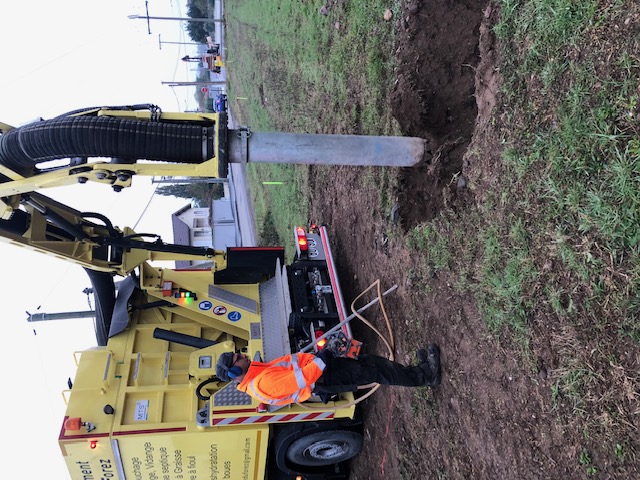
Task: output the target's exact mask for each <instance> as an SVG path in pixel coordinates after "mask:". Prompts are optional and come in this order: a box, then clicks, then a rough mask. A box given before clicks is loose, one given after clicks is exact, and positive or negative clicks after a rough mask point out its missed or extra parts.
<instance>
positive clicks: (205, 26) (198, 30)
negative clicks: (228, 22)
mask: <svg viewBox="0 0 640 480" xmlns="http://www.w3.org/2000/svg"><path fill="white" fill-rule="evenodd" d="M187 15H188V16H189V17H191V18H208V17H209V14H208V12H207V8H206V5H205V7H204V9H203V8H202V7H201V6H198V5H197V4H196V3H195V2H191V3H189V5H188V6H187ZM186 29H187V33H189V36H190V37H191V39H192V40H193V41H194V42H199V43H207V36H209V35H210V34H211V33H213V32H215V25H214V24H213V23H203V22H187V27H186Z"/></svg>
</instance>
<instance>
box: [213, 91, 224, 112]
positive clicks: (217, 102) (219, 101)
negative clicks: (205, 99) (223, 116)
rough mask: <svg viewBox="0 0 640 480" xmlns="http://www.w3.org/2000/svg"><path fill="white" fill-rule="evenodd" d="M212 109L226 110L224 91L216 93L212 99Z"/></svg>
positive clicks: (215, 110)
mask: <svg viewBox="0 0 640 480" xmlns="http://www.w3.org/2000/svg"><path fill="white" fill-rule="evenodd" d="M213 111H214V112H226V111H227V96H226V95H225V94H224V93H221V94H219V95H216V96H215V98H214V99H213Z"/></svg>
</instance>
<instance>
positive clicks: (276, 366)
mask: <svg viewBox="0 0 640 480" xmlns="http://www.w3.org/2000/svg"><path fill="white" fill-rule="evenodd" d="M417 356H418V362H419V364H418V365H416V366H405V365H402V364H400V363H397V362H394V361H392V360H388V359H386V358H384V357H379V356H377V355H361V356H359V357H358V359H357V360H356V359H352V358H347V357H340V356H335V355H333V354H332V353H331V352H329V351H325V352H322V353H321V354H318V355H316V354H311V353H294V354H292V355H285V356H283V357H279V358H276V359H275V360H272V361H270V362H268V363H264V362H261V361H251V360H250V359H249V357H247V355H245V354H243V353H233V352H226V353H223V354H222V355H220V357H219V358H218V361H217V364H216V374H217V376H218V378H220V380H222V381H225V382H228V381H235V382H237V384H238V385H237V389H238V390H240V391H242V392H245V393H247V394H249V395H251V396H252V397H254V398H256V399H257V400H259V401H260V402H262V403H265V404H268V405H288V404H290V403H302V402H304V401H305V400H307V399H308V398H309V397H310V396H311V395H312V394H313V393H318V394H324V395H327V394H333V393H340V392H348V391H356V390H357V389H358V386H360V385H369V384H372V383H379V384H382V385H399V386H405V387H425V386H428V387H435V386H436V385H439V384H440V377H441V368H440V348H439V347H438V346H437V345H435V344H430V345H429V346H428V348H427V349H426V350H425V349H420V350H418V355H417Z"/></svg>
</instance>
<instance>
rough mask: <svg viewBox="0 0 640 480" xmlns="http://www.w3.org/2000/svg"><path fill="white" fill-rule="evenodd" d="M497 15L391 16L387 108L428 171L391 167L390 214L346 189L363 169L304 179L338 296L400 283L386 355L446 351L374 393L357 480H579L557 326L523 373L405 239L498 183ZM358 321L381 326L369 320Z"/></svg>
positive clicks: (605, 453) (579, 435)
mask: <svg viewBox="0 0 640 480" xmlns="http://www.w3.org/2000/svg"><path fill="white" fill-rule="evenodd" d="M496 19H497V12H496V10H495V7H493V6H492V5H490V4H489V3H488V2H477V1H475V0H451V1H447V2H443V1H439V0H417V1H415V0H414V1H413V2H412V3H407V4H405V5H404V11H403V12H402V15H401V18H399V19H396V21H397V29H398V48H397V65H398V69H397V82H396V85H395V88H394V90H393V92H392V95H391V98H390V104H391V108H392V109H393V114H394V117H395V118H396V119H397V121H398V122H399V124H400V126H401V128H402V131H403V133H405V134H406V135H410V136H418V137H422V138H427V139H428V140H429V141H430V144H431V148H432V151H433V160H432V162H431V163H430V164H428V165H423V166H420V167H418V168H415V169H410V170H406V171H398V172H397V175H398V178H399V184H400V188H399V189H398V192H397V199H396V204H397V209H396V211H394V212H391V211H380V210H379V207H377V206H378V205H380V204H381V202H380V199H379V195H380V193H379V192H378V191H377V189H375V188H356V186H357V185H362V183H363V178H362V175H363V173H362V171H361V170H357V169H350V168H346V167H343V168H340V171H339V172H338V173H337V174H332V175H331V176H329V175H326V174H324V173H323V172H322V170H320V169H313V170H312V171H311V173H310V182H311V183H312V186H313V187H314V188H311V191H315V192H322V194H321V195H318V196H317V197H315V198H313V199H312V205H311V213H312V216H313V217H312V218H322V219H323V220H324V222H325V223H327V224H328V225H329V227H330V231H331V232H332V235H333V237H334V243H335V250H336V252H335V253H336V255H337V257H338V259H339V262H340V264H341V265H343V266H345V267H346V269H347V270H346V272H345V273H343V275H342V276H343V283H344V285H343V287H344V289H345V290H346V294H347V298H355V296H356V295H357V294H359V293H360V292H361V291H362V290H364V289H365V288H366V287H368V286H369V285H370V284H371V283H373V282H374V281H375V280H377V279H380V280H381V281H382V283H383V288H388V287H389V286H391V284H393V283H397V284H398V286H399V288H398V290H397V292H396V293H394V294H392V295H390V296H389V297H387V299H386V301H385V305H386V309H387V312H388V313H389V316H390V320H391V322H392V326H393V331H394V334H395V352H394V354H395V358H396V359H398V360H399V361H401V362H405V363H410V362H412V361H413V360H414V355H415V351H416V349H417V348H419V347H421V346H424V345H426V344H427V343H429V342H436V343H438V344H439V345H440V346H441V349H442V363H443V381H442V384H441V385H440V386H439V387H438V388H435V389H433V390H431V389H418V390H411V389H403V388H399V387H397V388H396V387H386V388H385V387H383V388H381V389H380V390H378V392H376V393H375V394H374V395H373V396H372V397H370V398H369V399H367V400H366V401H365V402H363V404H362V405H363V408H362V412H363V415H364V419H365V446H364V450H363V452H362V453H361V454H360V455H359V456H358V457H357V458H356V459H355V460H354V461H353V463H352V474H351V478H352V479H353V480H376V479H403V478H406V479H409V478H412V479H418V478H434V479H435V478H446V479H469V478H473V479H492V480H495V479H529V478H531V479H539V478H550V479H561V478H562V479H574V478H575V479H578V478H580V479H582V478H586V477H587V476H588V472H587V471H586V470H585V462H586V460H585V462H581V461H580V449H581V445H584V441H585V438H584V437H583V433H584V432H581V431H580V429H579V428H577V427H575V425H574V424H572V423H571V422H567V421H565V420H566V419H563V418H562V416H563V415H565V412H564V411H563V410H561V409H560V410H558V409H554V408H553V406H552V400H551V397H552V391H551V388H552V382H551V380H550V378H548V375H547V372H548V371H551V370H552V369H553V368H556V367H557V359H556V355H557V352H555V351H554V350H553V349H552V348H551V346H550V345H551V344H552V338H551V336H552V335H553V331H552V330H551V329H549V330H545V329H536V330H535V331H534V332H532V337H533V338H532V343H531V345H532V346H531V349H532V353H533V356H534V361H535V363H536V367H535V368H533V369H532V368H531V365H530V364H526V363H523V362H522V361H521V360H522V359H521V355H520V353H519V351H518V348H517V347H515V346H512V345H510V344H509V342H508V341H503V340H501V339H498V338H496V337H495V335H492V334H491V333H490V332H489V331H488V329H487V326H486V324H485V322H484V321H483V319H482V318H481V317H480V315H479V312H478V308H477V305H476V304H475V301H474V298H473V296H472V295H470V294H469V295H466V294H462V293H460V289H459V288H457V289H454V288H453V287H452V283H453V282H454V281H455V279H452V278H448V276H447V274H446V273H442V272H435V271H433V272H430V271H428V270H427V271H425V270H424V269H422V270H421V269H419V268H417V264H418V263H419V260H418V259H417V258H413V257H412V254H411V253H410V252H411V251H410V250H409V249H408V248H407V247H406V244H405V242H404V241H403V240H401V239H402V238H403V235H404V234H405V233H406V232H407V231H408V230H409V229H410V228H412V227H414V226H416V225H418V224H421V223H424V222H429V221H431V220H433V219H434V218H435V217H437V216H438V215H440V214H443V212H445V213H446V215H448V216H449V217H450V218H454V219H455V218H456V215H457V213H459V212H462V211H465V210H467V209H473V208H475V206H476V197H477V196H481V195H482V194H483V191H484V190H485V189H488V188H490V187H491V183H492V182H493V181H495V179H496V178H497V177H499V173H500V172H499V165H500V156H501V151H500V146H499V142H497V141H496V139H497V138H498V130H497V129H498V126H497V123H498V122H496V121H495V119H496V115H499V112H496V108H495V106H496V105H497V103H498V100H499V98H498V91H499V77H498V73H497V71H496V68H495V66H496V61H497V58H498V57H497V56H498V55H499V52H497V51H496V48H495V43H494V38H493V35H492V33H491V26H492V25H493V24H494V23H495V21H496ZM393 232H398V233H397V235H394V234H393ZM452 244H455V242H453V241H452ZM367 315H368V317H369V318H370V319H371V320H372V321H373V322H374V323H375V324H376V326H377V327H378V328H379V329H381V330H384V329H385V325H384V320H383V318H382V316H381V315H380V314H379V313H375V314H374V313H368V314H367ZM356 333H357V335H358V336H360V338H361V339H362V340H364V341H365V344H366V347H365V348H366V351H368V352H375V353H385V347H384V345H383V344H382V342H380V341H379V340H378V339H377V338H376V337H375V335H374V334H372V333H371V331H370V330H369V329H367V328H361V327H357V326H356ZM589 451H590V452H591V455H592V456H593V457H594V459H595V460H594V461H595V462H596V463H597V465H598V467H599V472H598V474H597V476H596V478H639V477H638V465H637V463H636V462H635V458H631V457H630V456H628V457H627V458H626V461H625V462H616V458H615V456H614V454H613V451H612V449H611V445H597V444H593V442H592V444H590V445H589Z"/></svg>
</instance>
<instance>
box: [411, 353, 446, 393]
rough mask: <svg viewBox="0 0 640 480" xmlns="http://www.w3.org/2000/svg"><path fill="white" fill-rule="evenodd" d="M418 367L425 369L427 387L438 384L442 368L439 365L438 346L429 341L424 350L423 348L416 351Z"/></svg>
mask: <svg viewBox="0 0 640 480" xmlns="http://www.w3.org/2000/svg"><path fill="white" fill-rule="evenodd" d="M417 356H418V361H419V362H420V368H422V370H424V371H425V373H426V374H427V377H428V378H429V380H427V382H426V383H425V386H427V387H435V386H436V385H440V381H441V378H442V369H441V367H440V347H438V346H437V345H436V344H434V343H431V344H429V346H428V347H427V350H426V351H425V350H424V349H423V348H421V349H420V350H418V352H417Z"/></svg>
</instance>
